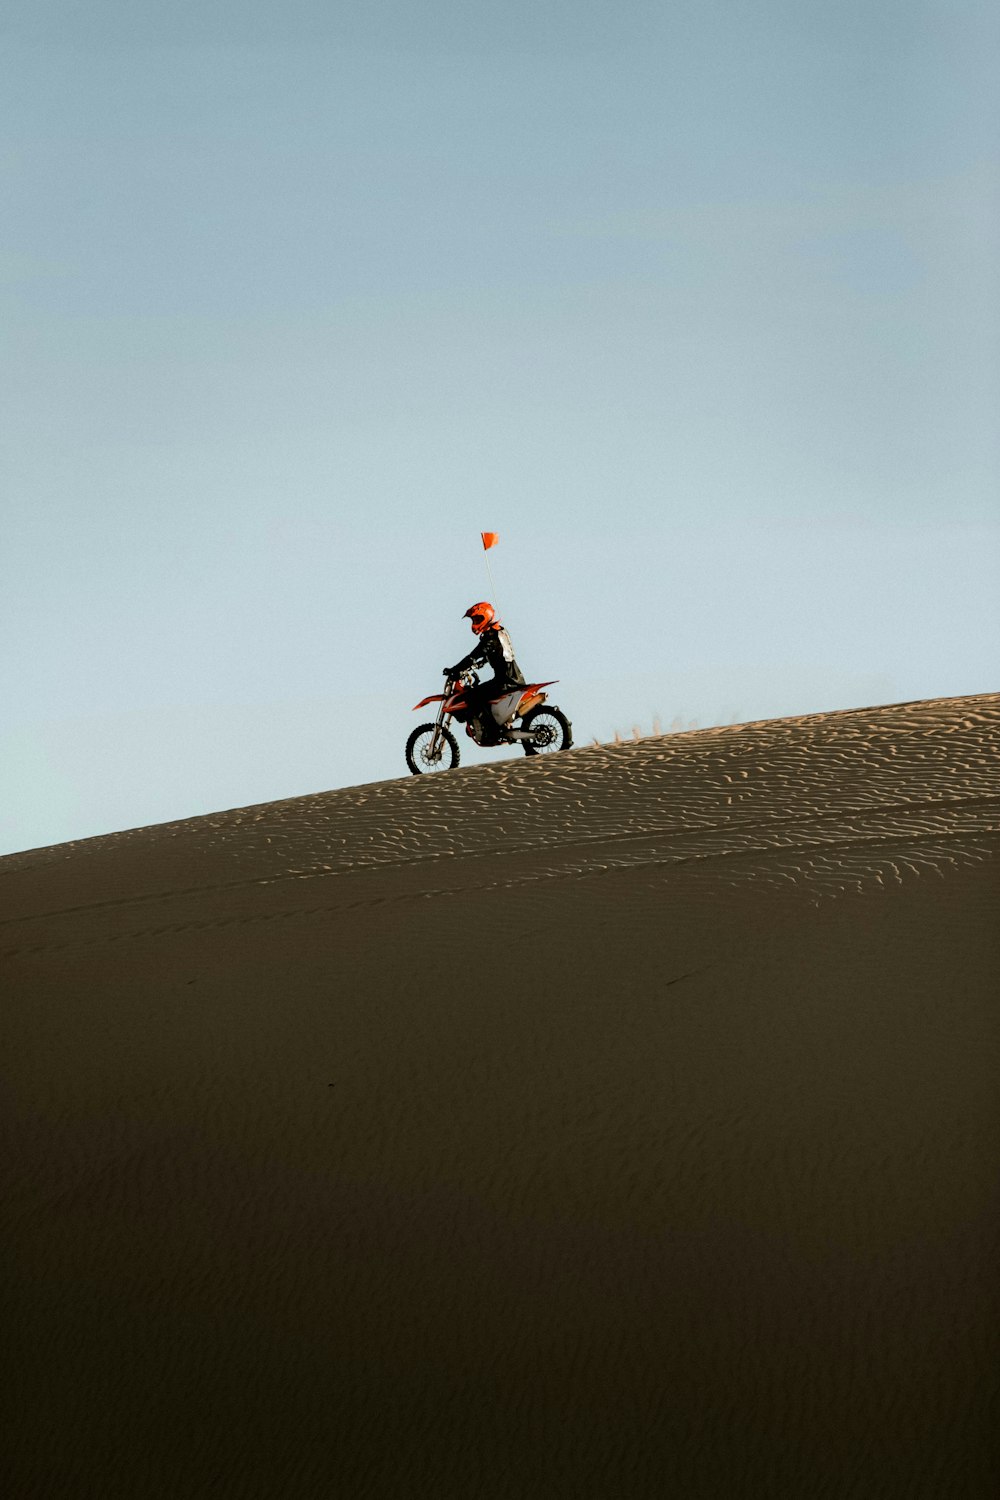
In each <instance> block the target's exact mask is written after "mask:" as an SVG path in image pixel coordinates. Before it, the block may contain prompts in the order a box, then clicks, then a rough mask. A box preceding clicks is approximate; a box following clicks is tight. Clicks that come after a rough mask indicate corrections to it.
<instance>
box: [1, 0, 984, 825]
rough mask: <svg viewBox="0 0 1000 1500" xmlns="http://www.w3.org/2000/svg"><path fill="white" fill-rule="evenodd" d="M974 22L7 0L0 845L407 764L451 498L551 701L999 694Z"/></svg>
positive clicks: (595, 732)
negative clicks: (482, 535) (486, 533)
mask: <svg viewBox="0 0 1000 1500" xmlns="http://www.w3.org/2000/svg"><path fill="white" fill-rule="evenodd" d="M998 44H1000V12H998V10H997V7H996V6H995V4H993V3H985V0H881V3H880V4H878V5H875V6H873V5H871V4H870V3H861V0H845V3H842V4H839V5H836V6H829V5H827V4H820V3H815V0H742V3H741V0H729V3H723V0H678V3H671V4H667V3H653V0H616V3H588V0H533V3H528V0H507V3H505V4H502V5H501V4H498V3H492V0H491V3H486V0H483V3H475V0H429V3H426V4H419V3H416V0H350V3H337V0H286V3H282V4H281V5H279V4H277V3H276V0H240V3H237V0H219V3H214V4H213V3H210V0H200V3H198V4H195V3H193V0H190V3H180V0H178V3H175V4H172V5H170V6H166V7H165V6H153V5H152V4H144V3H143V0H86V3H84V0H31V3H27V0H5V3H4V4H3V6H2V7H0V120H2V153H0V163H2V172H3V211H2V221H3V234H2V240H0V276H2V298H3V316H2V356H0V358H2V369H0V379H2V387H0V398H2V413H3V415H2V427H0V589H2V597H0V629H2V640H3V653H2V664H0V700H2V709H3V717H2V721H0V790H2V805H0V853H3V852H8V851H12V850H17V849H22V848H28V847H34V846H38V845H43V844H50V843H58V842H62V841H64V840H68V839H73V838H79V837H86V836H88V835H91V834H97V833H102V832H107V831H111V830H113V829H119V828H126V827H133V826H138V825H141V824H146V823H152V822H159V821H164V820H167V819H172V818H183V817H188V816H193V815H195V814H198V813H204V812H211V811H214V810H217V809H222V808H228V807H234V806H240V805H244V804H247V803H253V802H265V801H270V800H273V799H275V798H280V797H287V796H293V795H297V794H299V793H306V792H315V791H320V790H323V789H326V788H330V787H337V786H344V785H350V784H356V783H360V782H367V781H375V780H381V779H384V778H387V777H393V776H398V775H403V774H405V767H404V764H403V745H404V742H405V739H406V736H407V734H408V733H409V731H410V729H411V728H412V727H413V726H414V724H415V723H416V722H417V716H415V715H413V714H411V713H410V708H411V705H412V704H413V703H415V702H416V701H417V699H418V698H421V697H423V696H424V695H425V694H427V693H430V692H433V691H435V690H436V688H437V685H438V683H439V681H440V675H439V674H440V668H441V667H442V666H443V665H444V664H445V663H446V662H449V661H453V660H455V659H456V658H457V657H458V656H459V655H460V654H462V653H463V652H464V651H465V650H466V649H467V646H468V644H469V642H470V641H471V637H470V636H469V635H468V627H467V624H466V622H464V621H463V620H462V619H461V614H462V611H463V610H464V609H465V608H466V607H467V605H468V604H470V603H471V602H473V601H474V600H476V599H479V598H482V597H486V596H487V594H488V584H487V577H486V571H485V567H484V562H483V554H482V551H481V548H480V545H479V540H478V534H479V532H480V530H482V529H490V530H496V531H498V532H499V533H500V538H501V540H500V545H499V546H498V547H497V549H496V550H495V551H494V552H492V553H491V560H492V561H493V563H494V572H495V575H496V582H497V587H498V590H499V595H500V599H499V602H500V604H501V606H502V608H503V611H504V613H505V617H506V619H507V623H508V625H509V627H510V630H511V634H512V636H513V639H514V643H515V646H516V648H517V651H518V656H519V658H520V659H521V661H522V665H523V666H524V667H525V669H526V670H527V671H528V673H529V675H538V676H544V677H557V678H559V679H560V682H559V687H558V689H556V690H555V695H556V698H557V701H559V702H560V703H561V704H562V706H563V707H564V708H565V709H566V711H567V712H568V713H569V716H570V717H571V718H572V720H573V721H574V725H575V728H576V734H577V739H578V741H583V740H585V739H588V738H591V737H593V736H597V737H598V738H600V739H602V740H606V739H610V738H611V737H612V735H613V734H614V732H615V730H616V729H618V730H620V731H622V732H623V733H628V732H629V731H630V729H631V726H632V725H633V724H639V725H640V726H641V727H642V728H643V729H644V730H646V731H648V730H649V729H650V728H651V725H652V720H653V717H654V715H658V716H659V717H660V719H661V720H662V722H663V725H664V727H669V726H670V725H671V724H673V723H677V722H678V721H679V722H680V723H682V724H683V725H685V726H686V725H688V724H690V723H692V722H697V723H698V724H700V725H709V724H715V723H729V722H732V721H742V720H748V719H755V718H765V717H772V716H778V715H785V714H795V713H808V712H814V711H819V710H825V709H838V708H851V707H859V706H863V705H866V704H871V703H879V702H891V701H900V700H906V699H916V698H927V697H938V696H945V695H953V694H965V693H975V692H982V691H988V690H995V689H997V687H998V686H1000V683H998V680H997V678H998V672H997V663H998V661H1000V603H998V590H997V587H996V581H995V580H996V578H997V577H998V576H1000V540H998V538H1000V524H998V523H1000V517H998V481H1000V421H998V412H1000V285H998V274H997V267H998V266H1000V197H998V170H997V168H998V157H1000V150H998V148H1000V105H998V89H997V66H996V65H997V57H998ZM462 744H463V751H464V750H465V749H466V745H467V744H468V742H467V741H465V740H464V737H463V741H462ZM505 753H506V754H510V753H511V752H505ZM482 759H483V756H482V753H481V752H478V751H475V750H474V749H473V748H472V747H471V745H470V746H469V747H468V753H467V754H466V756H465V763H466V764H476V763H479V762H481V760H482Z"/></svg>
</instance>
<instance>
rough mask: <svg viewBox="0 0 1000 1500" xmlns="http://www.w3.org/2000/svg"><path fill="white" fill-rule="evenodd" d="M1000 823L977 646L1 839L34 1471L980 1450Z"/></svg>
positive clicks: (225, 1480) (20, 1481) (715, 1462)
mask: <svg viewBox="0 0 1000 1500" xmlns="http://www.w3.org/2000/svg"><path fill="white" fill-rule="evenodd" d="M998 853H1000V696H998V695H990V696H981V697H975V698H965V699H956V700H947V701H941V702H935V703H917V704H905V705H901V706H894V707H889V708H878V709H870V710H864V711H859V712H852V713H842V714H828V715H820V716H815V717H810V718H805V719H794V720H784V721H781V722H776V723H762V724H751V725H746V726H742V727H736V728H728V729H716V730H709V731H704V732H701V733H698V734H689V735H683V736H673V737H664V738H655V739H648V740H644V741H641V742H639V743H637V744H629V745H623V746H621V747H614V748H601V749H594V748H590V749H581V750H577V751H573V752H570V753H567V754H564V755H561V756H557V757H553V758H551V759H544V760H537V761H533V762H531V761H523V762H514V761H511V762H509V763H505V764H501V765H485V766H481V767H478V768H473V769H470V770H462V771H458V772H454V773H452V774H450V775H448V776H444V777H437V778H423V779H404V780H401V781H397V782H389V783H386V784H383V785H379V786H368V787H359V788H352V789H349V790H346V791H339V792H331V793H327V794H324V795H320V796H315V797H305V798H297V799H295V800H293V801H288V802H281V803H275V804H273V805H270V806H266V807H255V808H248V809H243V810H240V811H236V812H229V813H222V814H219V815H218V816H214V817H209V818H199V819H195V820H192V821H190V822H186V823H175V824H170V825H166V826H163V827H157V828H147V829H141V830H138V831H135V832H131V833H125V834H116V835H112V836H110V837H107V838H100V839H91V840H88V841H87V842H84V843H79V844H68V845H64V846H61V847H59V848H54V849H43V850H34V851H31V852H30V853H27V854H19V855H14V856H10V857H8V858H7V859H5V860H2V861H0V902H2V910H3V916H4V921H3V923H2V924H0V948H2V949H3V965H2V969H0V978H2V985H3V1005H2V1014H3V1025H4V1036H3V1059H4V1072H5V1074H6V1078H7V1083H6V1088H5V1091H4V1096H3V1111H4V1113H3V1138H4V1142H5V1145H6V1147H7V1150H6V1153H5V1155H6V1158H7V1167H6V1171H5V1182H4V1197H3V1203H4V1236H3V1244H4V1267H3V1275H2V1296H3V1301H4V1312H3V1326H2V1330H0V1336H2V1341H3V1343H2V1347H3V1351H4V1355H3V1366H4V1387H5V1406H6V1415H7V1421H8V1426H7V1428H6V1434H7V1436H6V1442H5V1449H4V1455H5V1456H4V1461H3V1462H4V1471H3V1475H2V1476H0V1477H3V1478H5V1479H6V1493H7V1494H10V1495H12V1496H18V1497H20V1496H53V1497H55V1496H58V1497H63V1496H67V1497H77V1496H88V1497H89V1496H93V1497H100V1500H104V1497H118V1496H129V1497H132V1496H135V1497H146V1496H162V1497H165V1500H166V1497H169V1500H177V1497H186V1496H202V1495H205V1496H210V1495H211V1496H214V1495H219V1496H229V1495H232V1496H240V1497H243V1496H246V1497H257V1496H260V1497H271V1496H275V1497H284V1496H300V1495H303V1496H304V1495H319V1496H337V1497H340V1496H343V1497H347V1500H353V1497H360V1496H369V1495H372V1496H382V1495H388V1496H400V1497H411V1496H413V1497H415V1496H421V1497H423V1496H429V1497H463V1500H464V1497H474V1496H484V1497H508V1496H509V1497H522V1496H524V1497H534V1496H542V1497H548V1496H553V1497H554V1496H559V1497H562V1496H566V1497H571V1496H572V1497H575V1496H600V1497H609V1500H615V1497H631V1496H679V1497H699V1496H712V1497H715V1496H722V1497H732V1496H751V1497H758V1496H763V1497H786V1496H787V1497H795V1500H800V1497H813V1496H830V1497H844V1496H852V1497H854V1496H857V1497H881V1496H900V1497H904V1496H905V1497H907V1500H912V1497H917V1496H921V1497H922V1496H927V1497H934V1500H940V1497H942V1496H962V1497H978V1496H987V1495H990V1496H992V1495H993V1493H994V1492H995V1486H996V1482H997V1476H998V1448H997V1441H996V1436H995V1434H996V1432H997V1431H1000V1426H997V1425H996V1424H997V1421H998V1410H997V1393H998V1378H1000V1377H998V1371H1000V1358H998V1355H1000V1349H998V1331H1000V1316H998V1305H997V1304H998V1286H1000V1282H998V1277H997V1270H998V1265H1000V1260H998V1257H997V1248H998V1247H997V1238H998V1236H997V1229H998V1223H1000V1214H998V1188H997V1171H996V1169H997V1161H998V1150H997V1147H998V1143H1000V1114H998V1103H997V1096H998V1089H997V1080H998V1066H997V1052H998V1045H997V1043H998V1026H997V1005H996V1002H997V996H998V989H1000V982H998V975H1000V942H998V924H997V904H998V902H997V898H998V895H1000V860H998ZM477 942H485V943H486V944H488V945H489V948H490V950H491V952H492V955H493V958H492V969H493V972H494V974H495V984H494V985H493V986H492V987H491V988H487V987H486V984H485V983H484V980H483V974H484V965H483V964H482V963H477V964H476V965H475V967H474V970H473V972H472V974H471V976H470V975H469V973H468V970H467V966H466V963H465V962H464V960H463V956H462V955H463V951H464V950H465V948H466V947H467V945H474V944H476V943H477Z"/></svg>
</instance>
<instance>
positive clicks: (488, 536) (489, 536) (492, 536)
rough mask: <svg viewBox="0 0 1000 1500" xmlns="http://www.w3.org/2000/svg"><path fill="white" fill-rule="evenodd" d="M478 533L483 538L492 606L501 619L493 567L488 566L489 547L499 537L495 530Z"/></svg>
mask: <svg viewBox="0 0 1000 1500" xmlns="http://www.w3.org/2000/svg"><path fill="white" fill-rule="evenodd" d="M479 535H480V536H481V537H482V539H483V552H484V554H485V558H486V571H487V573H488V574H489V576H490V591H491V593H492V594H493V607H494V609H495V610H496V612H497V616H498V618H500V619H503V612H502V610H501V609H500V600H499V599H498V598H497V586H496V582H495V581H494V578H493V569H492V568H491V567H490V548H491V547H495V546H496V544H497V542H498V541H499V540H500V538H499V537H498V536H497V533H496V532H495V531H481V532H480V533H479Z"/></svg>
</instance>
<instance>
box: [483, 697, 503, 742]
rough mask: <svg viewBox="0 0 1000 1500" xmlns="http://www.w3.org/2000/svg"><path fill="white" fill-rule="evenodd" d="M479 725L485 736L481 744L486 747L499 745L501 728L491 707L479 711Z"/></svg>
mask: <svg viewBox="0 0 1000 1500" xmlns="http://www.w3.org/2000/svg"><path fill="white" fill-rule="evenodd" d="M479 723H480V725H481V727H482V735H483V738H482V742H481V743H482V744H484V745H499V743H500V726H499V724H498V723H497V721H496V719H495V718H494V717H493V710H492V709H491V708H490V707H489V705H487V706H486V708H482V709H480V710H479Z"/></svg>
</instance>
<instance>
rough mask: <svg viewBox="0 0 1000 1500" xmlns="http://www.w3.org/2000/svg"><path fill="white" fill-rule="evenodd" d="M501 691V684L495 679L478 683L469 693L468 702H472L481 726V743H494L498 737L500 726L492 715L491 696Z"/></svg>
mask: <svg viewBox="0 0 1000 1500" xmlns="http://www.w3.org/2000/svg"><path fill="white" fill-rule="evenodd" d="M501 691H502V684H500V685H498V684H497V683H496V682H495V681H493V682H483V683H480V685H479V687H477V688H476V689H474V691H473V692H472V693H470V694H469V702H470V703H471V704H472V706H473V708H474V710H475V713H476V716H477V718H478V719H479V722H480V724H482V726H483V744H484V745H495V744H497V742H498V741H499V739H500V726H499V724H498V723H497V721H496V719H495V718H494V717H493V706H492V704H491V703H490V699H491V698H496V697H498V696H499V694H500V692H501Z"/></svg>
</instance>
